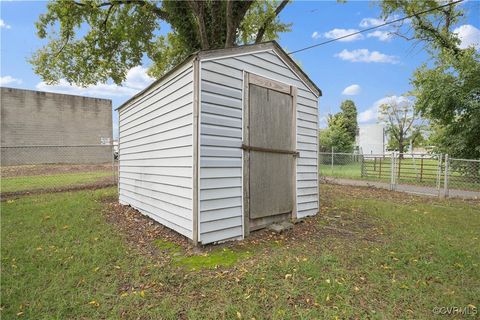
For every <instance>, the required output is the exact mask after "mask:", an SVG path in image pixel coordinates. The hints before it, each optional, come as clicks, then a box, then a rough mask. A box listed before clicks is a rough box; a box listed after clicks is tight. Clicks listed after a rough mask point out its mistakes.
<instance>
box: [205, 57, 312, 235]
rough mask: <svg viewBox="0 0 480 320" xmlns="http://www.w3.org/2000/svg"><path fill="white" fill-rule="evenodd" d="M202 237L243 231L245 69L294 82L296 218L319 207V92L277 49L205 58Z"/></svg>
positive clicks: (289, 83)
mask: <svg viewBox="0 0 480 320" xmlns="http://www.w3.org/2000/svg"><path fill="white" fill-rule="evenodd" d="M200 69H201V70H200V74H201V86H200V87H201V94H200V98H201V100H200V102H201V105H200V113H201V116H200V186H199V188H200V195H199V196H200V206H199V241H201V242H202V243H203V244H205V243H210V242H215V241H223V240H228V239H235V238H241V237H242V235H243V227H242V221H243V198H242V193H243V189H242V162H243V160H242V155H243V151H242V149H241V145H242V139H243V130H242V125H243V121H242V117H243V109H242V108H243V71H247V72H251V73H254V74H257V75H260V76H263V77H266V78H270V79H273V80H276V81H279V82H283V83H286V84H288V85H293V86H295V87H297V88H298V96H297V137H296V138H297V139H296V140H297V150H298V151H299V152H300V157H299V158H298V159H297V217H298V218H302V217H305V216H309V215H314V214H316V213H317V212H318V208H319V203H318V185H317V183H318V180H317V172H318V168H317V148H318V146H317V143H318V142H317V128H318V106H317V97H316V96H315V94H313V93H312V92H311V90H310V89H309V88H308V87H307V86H306V85H305V84H304V83H303V82H302V81H301V80H300V79H299V77H298V76H297V75H296V74H295V73H293V72H292V71H291V70H290V69H289V67H288V66H287V65H286V64H285V63H284V62H283V61H282V60H281V59H280V58H279V56H278V55H277V54H276V53H275V52H274V51H273V50H271V51H268V52H267V51H266V52H260V53H250V54H245V55H240V56H233V57H225V58H222V57H220V58H215V59H212V60H208V61H201V63H200Z"/></svg>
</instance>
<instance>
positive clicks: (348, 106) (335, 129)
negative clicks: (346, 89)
mask: <svg viewBox="0 0 480 320" xmlns="http://www.w3.org/2000/svg"><path fill="white" fill-rule="evenodd" d="M340 109H341V111H340V112H338V113H336V114H335V115H332V116H330V117H329V118H328V128H327V129H324V130H321V131H320V133H319V139H320V146H321V148H322V149H323V150H325V151H331V150H332V148H333V150H334V152H352V151H353V146H354V144H355V136H356V133H357V127H358V124H357V107H356V106H355V103H354V102H353V101H352V100H345V101H343V102H342V104H341V106H340Z"/></svg>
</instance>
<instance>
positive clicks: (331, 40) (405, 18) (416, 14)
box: [288, 0, 464, 55]
mask: <svg viewBox="0 0 480 320" xmlns="http://www.w3.org/2000/svg"><path fill="white" fill-rule="evenodd" d="M463 1H464V0H457V1H454V2H450V3H447V4H443V5H441V6H438V7H435V8H431V9H428V10H424V11H419V12H415V13H413V14H411V15H409V16H405V17H403V18H399V19H395V20H392V21H388V22H385V23H382V24H380V25H378V26H374V27H370V28H366V29H362V30H360V31H357V32H353V33H349V34H346V35H344V36H341V37H338V38H335V39H330V40H327V41H324V42H320V43H317V44H314V45H311V46H308V47H305V48H302V49H298V50H295V51H292V52H289V53H288V55H291V54H294V53H297V52H301V51H305V50H308V49H312V48H315V47H318V46H322V45H324V44H327V43H331V42H334V41H338V40H341V39H344V38H348V37H351V36H354V35H357V34H360V33H363V32H367V31H370V30H374V29H378V28H381V27H385V26H387V25H390V24H393V23H397V22H400V21H403V20H407V19H410V18H413V17H415V16H419V15H422V14H425V13H429V12H432V11H435V10H438V9H442V8H445V7H448V6H452V5H454V4H457V3H460V2H463Z"/></svg>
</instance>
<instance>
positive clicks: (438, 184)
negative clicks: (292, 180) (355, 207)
mask: <svg viewBox="0 0 480 320" xmlns="http://www.w3.org/2000/svg"><path fill="white" fill-rule="evenodd" d="M319 160H320V168H319V171H320V176H321V177H322V178H323V179H324V180H327V181H335V182H337V183H342V182H344V183H348V184H356V185H373V186H377V187H387V188H389V189H390V190H399V191H407V192H409V191H410V192H414V193H424V194H431V195H438V196H459V197H469V198H471V197H480V160H469V159H455V158H449V156H448V155H442V154H411V153H409V154H406V153H405V154H400V153H397V152H392V153H389V154H355V153H332V152H320V153H319Z"/></svg>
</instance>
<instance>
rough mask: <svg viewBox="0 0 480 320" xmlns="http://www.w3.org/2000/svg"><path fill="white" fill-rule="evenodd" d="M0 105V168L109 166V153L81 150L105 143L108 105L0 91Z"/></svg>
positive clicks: (109, 131) (109, 136) (84, 99)
mask: <svg viewBox="0 0 480 320" xmlns="http://www.w3.org/2000/svg"><path fill="white" fill-rule="evenodd" d="M0 101H1V146H2V150H1V151H2V152H1V162H2V165H17V164H33V163H103V162H109V161H111V156H112V154H111V151H110V150H111V148H107V147H105V148H101V147H98V148H95V147H86V146H87V145H101V144H110V143H111V141H112V102H111V100H107V99H98V98H90V97H82V96H74V95H66V94H57V93H49V92H39V91H32V90H23V89H13V88H4V87H2V88H1V97H0ZM26 146H38V147H35V148H27V147H26ZM40 146H85V147H75V148H73V147H72V148H64V147H57V148H54V147H40ZM12 147H22V148H12ZM106 150H109V151H106Z"/></svg>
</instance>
